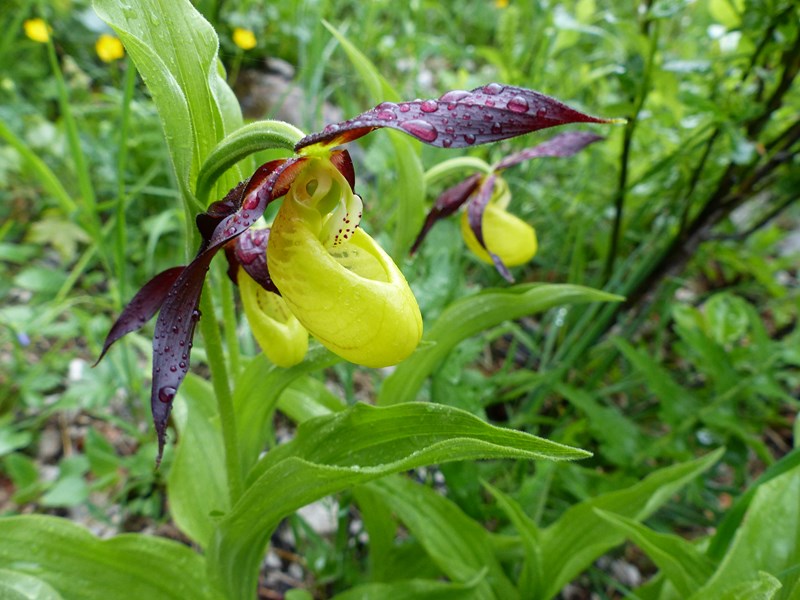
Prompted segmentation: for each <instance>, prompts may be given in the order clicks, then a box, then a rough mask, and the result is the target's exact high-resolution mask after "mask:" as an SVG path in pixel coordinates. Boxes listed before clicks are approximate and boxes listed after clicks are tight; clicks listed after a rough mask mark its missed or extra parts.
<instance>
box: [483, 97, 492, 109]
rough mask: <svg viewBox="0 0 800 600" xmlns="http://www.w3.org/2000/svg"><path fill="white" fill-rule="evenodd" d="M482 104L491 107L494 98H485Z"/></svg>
mask: <svg viewBox="0 0 800 600" xmlns="http://www.w3.org/2000/svg"><path fill="white" fill-rule="evenodd" d="M484 104H485V105H486V106H488V107H490V108H491V107H492V106H494V100H492V99H491V98H487V99H486V101H485V102H484Z"/></svg>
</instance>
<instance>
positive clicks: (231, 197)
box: [195, 181, 247, 254]
mask: <svg viewBox="0 0 800 600" xmlns="http://www.w3.org/2000/svg"><path fill="white" fill-rule="evenodd" d="M246 185H247V182H246V181H242V182H241V183H240V184H239V185H237V186H236V187H235V188H233V189H232V190H231V191H230V192H228V194H227V195H226V196H225V198H223V199H222V200H217V201H216V202H212V203H211V204H209V205H208V209H207V210H206V212H204V213H200V214H199V215H197V216H196V217H195V224H196V225H197V229H198V230H199V231H200V235H201V236H202V238H203V243H202V245H201V246H200V250H199V252H202V251H203V250H205V249H206V247H207V246H208V244H209V242H210V240H211V236H212V235H213V234H214V230H215V229H216V228H217V225H219V223H220V221H222V220H223V219H224V218H225V217H228V216H230V215H232V214H233V213H235V212H236V211H237V210H239V208H240V207H241V206H242V197H243V195H244V188H245V186H246ZM199 252H198V254H199Z"/></svg>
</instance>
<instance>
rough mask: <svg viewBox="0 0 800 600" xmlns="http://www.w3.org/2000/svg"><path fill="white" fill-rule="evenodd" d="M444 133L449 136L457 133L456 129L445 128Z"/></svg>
mask: <svg viewBox="0 0 800 600" xmlns="http://www.w3.org/2000/svg"><path fill="white" fill-rule="evenodd" d="M444 132H445V133H446V134H447V135H453V134H454V133H455V132H456V130H455V129H454V128H452V127H445V128H444Z"/></svg>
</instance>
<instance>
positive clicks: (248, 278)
mask: <svg viewBox="0 0 800 600" xmlns="http://www.w3.org/2000/svg"><path fill="white" fill-rule="evenodd" d="M573 122H588V123H609V122H612V121H608V120H605V119H599V118H596V117H591V116H589V115H585V114H583V113H580V112H578V111H575V110H573V109H571V108H569V107H568V106H566V105H564V104H562V103H561V102H558V101H557V100H555V99H553V98H549V97H547V96H544V95H542V94H539V93H538V92H534V91H531V90H526V89H522V88H516V87H510V86H502V85H500V84H496V83H493V84H489V85H487V86H484V87H480V88H477V89H475V90H472V91H471V92H467V91H453V92H448V93H446V94H444V95H443V96H441V97H440V98H439V99H436V100H414V101H411V102H401V103H396V104H395V103H389V102H384V103H383V104H380V105H378V106H377V107H375V108H374V109H372V110H369V111H366V112H364V113H362V114H361V115H359V116H357V117H355V118H354V119H351V120H349V121H344V122H342V123H337V124H334V125H329V126H328V127H326V128H325V129H324V130H323V131H322V132H320V133H316V134H313V135H310V136H307V137H305V138H303V139H301V140H300V141H299V142H298V143H297V144H296V145H295V152H296V153H297V154H296V156H294V157H291V158H286V159H279V160H274V161H271V162H268V163H266V164H264V165H262V166H260V167H259V168H258V169H257V170H256V171H255V173H254V174H253V175H252V176H251V177H250V179H249V180H247V181H245V182H242V183H240V184H239V185H238V186H237V187H236V188H234V189H233V190H231V191H230V192H229V193H228V195H227V196H226V197H225V198H224V199H222V200H220V201H217V202H213V203H212V204H211V205H210V206H209V207H208V210H207V211H206V212H205V213H202V214H200V215H198V216H197V219H196V222H197V227H198V229H199V231H200V234H201V236H202V240H203V241H202V243H201V245H200V249H199V251H198V253H197V255H196V256H195V258H194V260H192V261H191V262H190V263H189V264H188V265H187V266H185V267H173V268H172V269H168V270H167V271H164V272H163V273H160V274H158V275H156V276H155V277H154V278H153V279H151V280H150V281H149V282H148V283H146V284H145V285H144V287H143V288H142V289H141V290H139V292H138V293H137V294H136V295H135V296H134V298H133V300H131V302H130V303H129V304H128V306H127V307H125V309H124V310H123V312H122V314H121V315H120V317H119V318H118V319H117V321H116V322H115V323H114V325H113V326H112V328H111V331H110V332H109V334H108V336H107V338H106V340H105V343H104V345H103V350H102V353H101V356H100V358H102V357H103V355H105V353H106V352H107V351H108V349H109V347H110V346H111V345H112V344H113V343H114V342H115V341H116V340H118V339H119V338H121V337H122V336H124V335H125V334H127V333H130V332H131V331H135V330H137V329H139V328H141V327H142V326H143V325H144V324H145V323H146V322H147V321H148V320H149V319H150V318H152V317H153V316H154V315H155V313H156V312H158V313H159V315H158V320H157V322H156V327H155V334H154V336H153V384H152V391H151V396H150V404H151V408H152V411H153V420H154V423H155V427H156V431H157V433H158V441H159V460H160V458H161V453H162V452H163V447H164V441H165V433H166V428H167V420H168V418H169V413H170V411H171V408H172V401H173V399H174V397H175V394H176V392H177V389H178V387H179V386H180V384H181V382H182V381H183V379H184V377H185V376H186V373H187V371H188V368H189V356H190V353H191V347H192V338H193V336H194V329H195V326H196V324H197V321H198V320H199V318H200V312H199V311H198V306H199V301H200V294H201V291H202V288H203V282H204V280H205V275H206V272H207V271H208V267H209V264H210V262H211V259H212V258H213V257H214V256H215V255H216V254H217V252H218V251H219V250H221V249H223V248H224V249H225V250H226V254H227V256H228V259H229V261H230V263H231V269H230V270H229V273H230V274H231V276H232V277H233V278H235V279H236V280H237V281H238V283H239V286H240V289H241V290H242V297H243V302H244V304H245V311H246V312H247V313H248V319H249V320H250V323H251V326H253V327H254V331H255V334H256V338H257V341H258V342H259V344H260V345H261V346H262V348H264V349H265V351H267V352H268V355H269V356H272V357H273V361H274V362H276V363H278V362H279V361H280V362H282V363H283V364H290V363H293V362H295V361H296V360H298V356H299V355H301V354H302V353H304V352H305V350H304V348H303V345H302V342H300V341H298V340H299V339H300V338H301V337H302V335H301V333H298V329H297V326H296V325H295V324H293V322H292V316H293V317H294V318H296V319H297V321H298V322H299V323H300V324H302V326H303V327H304V328H305V329H306V330H307V331H308V332H309V333H310V334H311V335H313V336H314V337H316V338H317V339H318V340H319V341H320V343H322V344H323V345H325V346H326V347H328V348H329V349H330V350H331V351H333V352H334V353H336V354H338V355H340V356H342V357H343V358H345V359H347V360H350V361H353V362H357V363H360V364H364V365H367V366H386V365H391V364H396V363H398V362H400V361H401V360H403V359H404V358H405V357H406V356H408V355H409V354H410V353H411V352H413V350H414V348H415V347H416V345H417V343H418V342H419V340H420V337H421V335H422V319H421V317H420V314H419V308H418V307H417V303H416V300H415V299H414V296H413V294H412V293H411V290H410V288H409V287H408V284H407V283H406V281H405V278H404V277H403V275H402V273H401V272H400V271H399V269H398V268H397V266H396V265H395V264H394V263H393V262H392V260H391V259H390V258H389V256H388V255H386V253H385V252H384V251H383V250H382V249H381V248H380V247H379V246H378V245H377V244H376V243H375V241H374V240H373V239H372V238H371V237H370V236H369V235H367V234H366V233H365V232H364V231H363V230H362V229H361V228H360V227H359V222H360V219H361V211H362V203H361V199H360V198H359V196H357V195H356V194H355V192H354V187H355V177H354V171H353V164H352V161H351V160H350V155H349V154H348V153H347V151H346V150H337V149H332V148H334V147H335V146H338V145H340V144H343V143H346V142H349V141H352V140H355V139H357V138H359V137H361V136H363V135H366V134H367V133H369V132H371V131H373V130H375V129H379V128H381V127H390V128H394V129H398V130H400V131H403V132H405V133H407V134H409V135H411V136H413V137H415V138H417V139H418V140H420V141H422V142H425V143H426V144H430V145H433V146H438V147H443V148H463V147H467V146H472V145H475V144H483V143H488V142H494V141H498V140H502V139H507V138H510V137H514V136H518V135H523V134H526V133H529V132H532V131H536V130H539V129H544V128H547V127H554V126H557V125H563V124H566V123H573ZM477 186H478V182H477V180H476V182H475V184H474V185H473V186H472V187H471V188H470V190H469V193H472V191H474V188H475V187H477ZM483 187H485V186H483ZM284 196H285V199H284V201H283V204H282V205H281V207H280V209H279V210H278V214H277V216H276V218H275V221H274V223H273V225H272V227H271V229H270V231H269V233H265V232H263V230H262V231H261V232H259V231H249V230H250V228H251V226H252V225H253V224H254V223H255V222H256V221H257V220H258V219H259V218H260V217H261V215H262V214H263V213H264V210H265V209H266V207H267V205H268V204H270V203H271V202H273V201H275V200H277V199H279V198H281V197H284ZM490 197H491V193H488V194H487V195H486V198H485V202H484V204H486V203H488V201H489V199H490ZM461 203H463V201H462V202H461ZM440 212H441V211H440ZM451 212H452V211H451ZM481 212H483V209H481ZM479 233H480V231H479ZM477 238H478V240H479V241H481V240H482V236H481V235H480V234H478V235H477ZM265 247H266V256H264V251H263V249H264V248H265ZM245 274H246V275H245ZM254 283H255V284H257V285H258V286H259V287H260V288H262V289H263V290H265V291H267V292H272V293H277V294H280V297H281V298H282V299H283V304H280V303H279V302H278V301H276V300H274V299H273V298H272V297H271V296H268V295H266V296H265V295H262V294H261V292H260V291H259V290H258V289H256V288H255V287H254V286H253V284H254ZM248 306H249V308H248ZM284 309H288V311H290V312H291V315H292V316H290V315H289V314H288V313H286V312H284ZM278 325H285V326H286V329H285V330H284V331H283V332H280V331H281V330H280V329H279V327H278ZM276 332H278V335H277V338H276V337H275V334H276ZM281 336H283V337H282V338H281ZM280 339H282V340H283V341H277V340H280ZM282 344H283V346H282ZM271 345H273V346H274V348H271V349H270V350H267V348H269V347H270V346H271ZM284 353H285V354H286V355H285V356H282V357H281V358H277V355H278V354H280V355H283V354H284ZM98 360H100V359H98Z"/></svg>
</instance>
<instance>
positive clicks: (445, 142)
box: [442, 138, 453, 148]
mask: <svg viewBox="0 0 800 600" xmlns="http://www.w3.org/2000/svg"><path fill="white" fill-rule="evenodd" d="M452 145H453V140H451V139H450V138H445V139H443V140H442V147H444V148H449V147H450V146H452Z"/></svg>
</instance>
